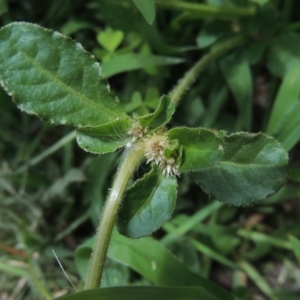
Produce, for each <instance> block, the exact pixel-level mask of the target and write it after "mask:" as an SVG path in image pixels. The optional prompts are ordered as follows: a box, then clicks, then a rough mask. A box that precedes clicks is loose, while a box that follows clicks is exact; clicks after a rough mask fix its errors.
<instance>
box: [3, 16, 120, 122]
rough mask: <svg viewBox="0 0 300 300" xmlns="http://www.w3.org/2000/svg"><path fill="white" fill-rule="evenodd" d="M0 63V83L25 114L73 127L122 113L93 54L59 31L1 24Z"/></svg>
mask: <svg viewBox="0 0 300 300" xmlns="http://www.w3.org/2000/svg"><path fill="white" fill-rule="evenodd" d="M0 64H1V70H0V79H1V85H2V86H3V87H4V89H5V90H6V91H7V92H8V93H9V94H10V95H11V96H12V97H13V99H14V101H16V102H17V104H18V107H19V108H20V109H21V110H24V111H25V112H27V113H29V114H37V115H38V116H40V117H41V118H43V119H47V120H49V121H50V122H52V123H56V124H70V125H73V126H77V127H81V126H88V125H89V126H98V125H101V124H106V123H109V122H113V121H115V120H116V119H117V118H118V117H119V118H120V117H125V116H126V114H125V112H124V111H123V109H122V108H121V106H120V104H119V102H118V101H117V98H116V97H115V96H114V95H113V94H112V93H111V92H110V90H109V86H108V84H107V82H106V81H102V80H101V69H100V66H99V64H98V63H97V62H96V60H95V59H94V57H93V56H92V55H91V54H89V53H88V52H86V51H85V50H84V49H83V48H82V46H81V45H80V44H78V43H76V42H75V41H73V40H72V39H70V38H68V37H65V36H63V35H62V34H60V33H58V32H53V31H51V30H47V29H45V28H42V27H40V26H37V25H34V24H29V23H24V22H20V23H12V24H10V25H7V26H5V27H3V28H2V29H1V30H0Z"/></svg>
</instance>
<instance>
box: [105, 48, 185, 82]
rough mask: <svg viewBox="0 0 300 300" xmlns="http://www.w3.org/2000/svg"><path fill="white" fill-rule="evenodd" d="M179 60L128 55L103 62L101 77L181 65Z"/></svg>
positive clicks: (144, 55) (147, 55)
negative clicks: (155, 67)
mask: <svg viewBox="0 0 300 300" xmlns="http://www.w3.org/2000/svg"><path fill="white" fill-rule="evenodd" d="M182 62H183V60H182V59H181V58H176V57H166V56H158V55H152V54H135V53H128V54H122V55H118V56H115V57H113V58H112V59H110V60H108V61H105V62H103V64H102V75H103V77H105V78H109V77H111V76H114V75H116V74H119V73H122V72H128V71H132V70H138V69H143V68H148V67H153V66H162V65H174V64H179V63H182Z"/></svg>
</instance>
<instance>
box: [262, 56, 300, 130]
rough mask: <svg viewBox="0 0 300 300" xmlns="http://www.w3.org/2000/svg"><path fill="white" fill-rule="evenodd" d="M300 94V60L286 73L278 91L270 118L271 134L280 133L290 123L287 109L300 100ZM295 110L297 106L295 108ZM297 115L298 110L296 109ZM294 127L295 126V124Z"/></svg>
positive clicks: (269, 127) (269, 128)
mask: <svg viewBox="0 0 300 300" xmlns="http://www.w3.org/2000/svg"><path fill="white" fill-rule="evenodd" d="M299 94H300V61H299V62H298V63H295V65H294V66H293V68H291V69H290V71H289V72H288V73H287V74H286V76H285V77H284V80H283V82H282V84H281V86H280V89H279V92H278V93H277V96H276V99H275V103H274V105H273V108H272V112H271V116H270V119H269V123H268V127H267V132H268V133H269V134H272V135H274V134H278V132H280V130H281V129H282V127H283V126H286V125H288V123H289V121H290V117H291V116H289V117H288V118H286V117H285V114H286V113H287V111H288V110H289V109H290V108H291V106H292V105H294V103H295V102H299V100H298V98H299ZM292 111H295V107H293V110H292ZM296 113H297V115H299V114H298V110H297V111H296ZM293 127H294V126H293Z"/></svg>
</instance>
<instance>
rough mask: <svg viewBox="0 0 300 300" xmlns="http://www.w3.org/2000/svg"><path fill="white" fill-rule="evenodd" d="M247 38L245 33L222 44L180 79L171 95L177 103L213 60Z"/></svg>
mask: <svg viewBox="0 0 300 300" xmlns="http://www.w3.org/2000/svg"><path fill="white" fill-rule="evenodd" d="M246 40H247V38H246V37H245V36H244V35H240V36H237V37H235V38H233V39H231V40H229V41H227V42H225V43H223V44H222V45H220V46H219V47H218V48H217V49H215V50H213V51H212V52H210V53H208V54H206V55H205V56H204V57H202V58H201V59H200V60H199V61H198V62H197V63H196V64H195V65H194V66H193V67H192V68H191V69H190V70H189V71H188V72H187V73H186V74H185V75H184V77H183V78H182V79H180V80H179V82H178V84H177V86H176V87H175V88H174V89H173V90H172V91H171V92H170V95H169V96H170V97H171V99H172V100H173V102H174V103H175V105H177V104H178V102H179V101H180V99H181V98H182V96H183V94H184V93H185V91H186V90H188V89H189V87H190V86H191V85H192V84H193V83H194V81H195V80H196V78H197V76H198V75H199V74H200V73H201V72H202V71H203V70H204V69H205V68H206V67H207V66H208V65H209V64H210V63H211V62H213V61H215V60H216V59H218V58H220V57H221V56H223V55H224V54H226V53H227V52H228V51H229V50H231V49H233V48H235V47H237V46H239V45H241V44H243V43H244V42H245V41H246Z"/></svg>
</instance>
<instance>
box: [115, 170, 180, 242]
mask: <svg viewBox="0 0 300 300" xmlns="http://www.w3.org/2000/svg"><path fill="white" fill-rule="evenodd" d="M176 189H177V181H176V178H175V177H166V176H164V175H162V173H161V172H160V171H159V170H158V169H157V167H154V168H153V169H152V170H151V171H150V172H149V173H148V174H146V175H145V176H144V177H143V178H141V179H139V180H137V181H136V183H135V184H134V185H133V186H132V187H131V188H130V189H129V190H128V191H127V193H126V195H125V197H124V200H123V206H122V209H121V211H120V213H119V218H118V230H119V232H120V233H121V234H123V235H125V236H127V237H130V238H140V237H143V236H147V235H151V234H152V233H153V232H154V231H155V230H157V229H159V228H160V227H161V226H162V225H163V224H164V223H165V222H166V221H167V220H169V219H170V218H171V216H172V214H173V210H174V207H175V203H176V194H177V191H176Z"/></svg>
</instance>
